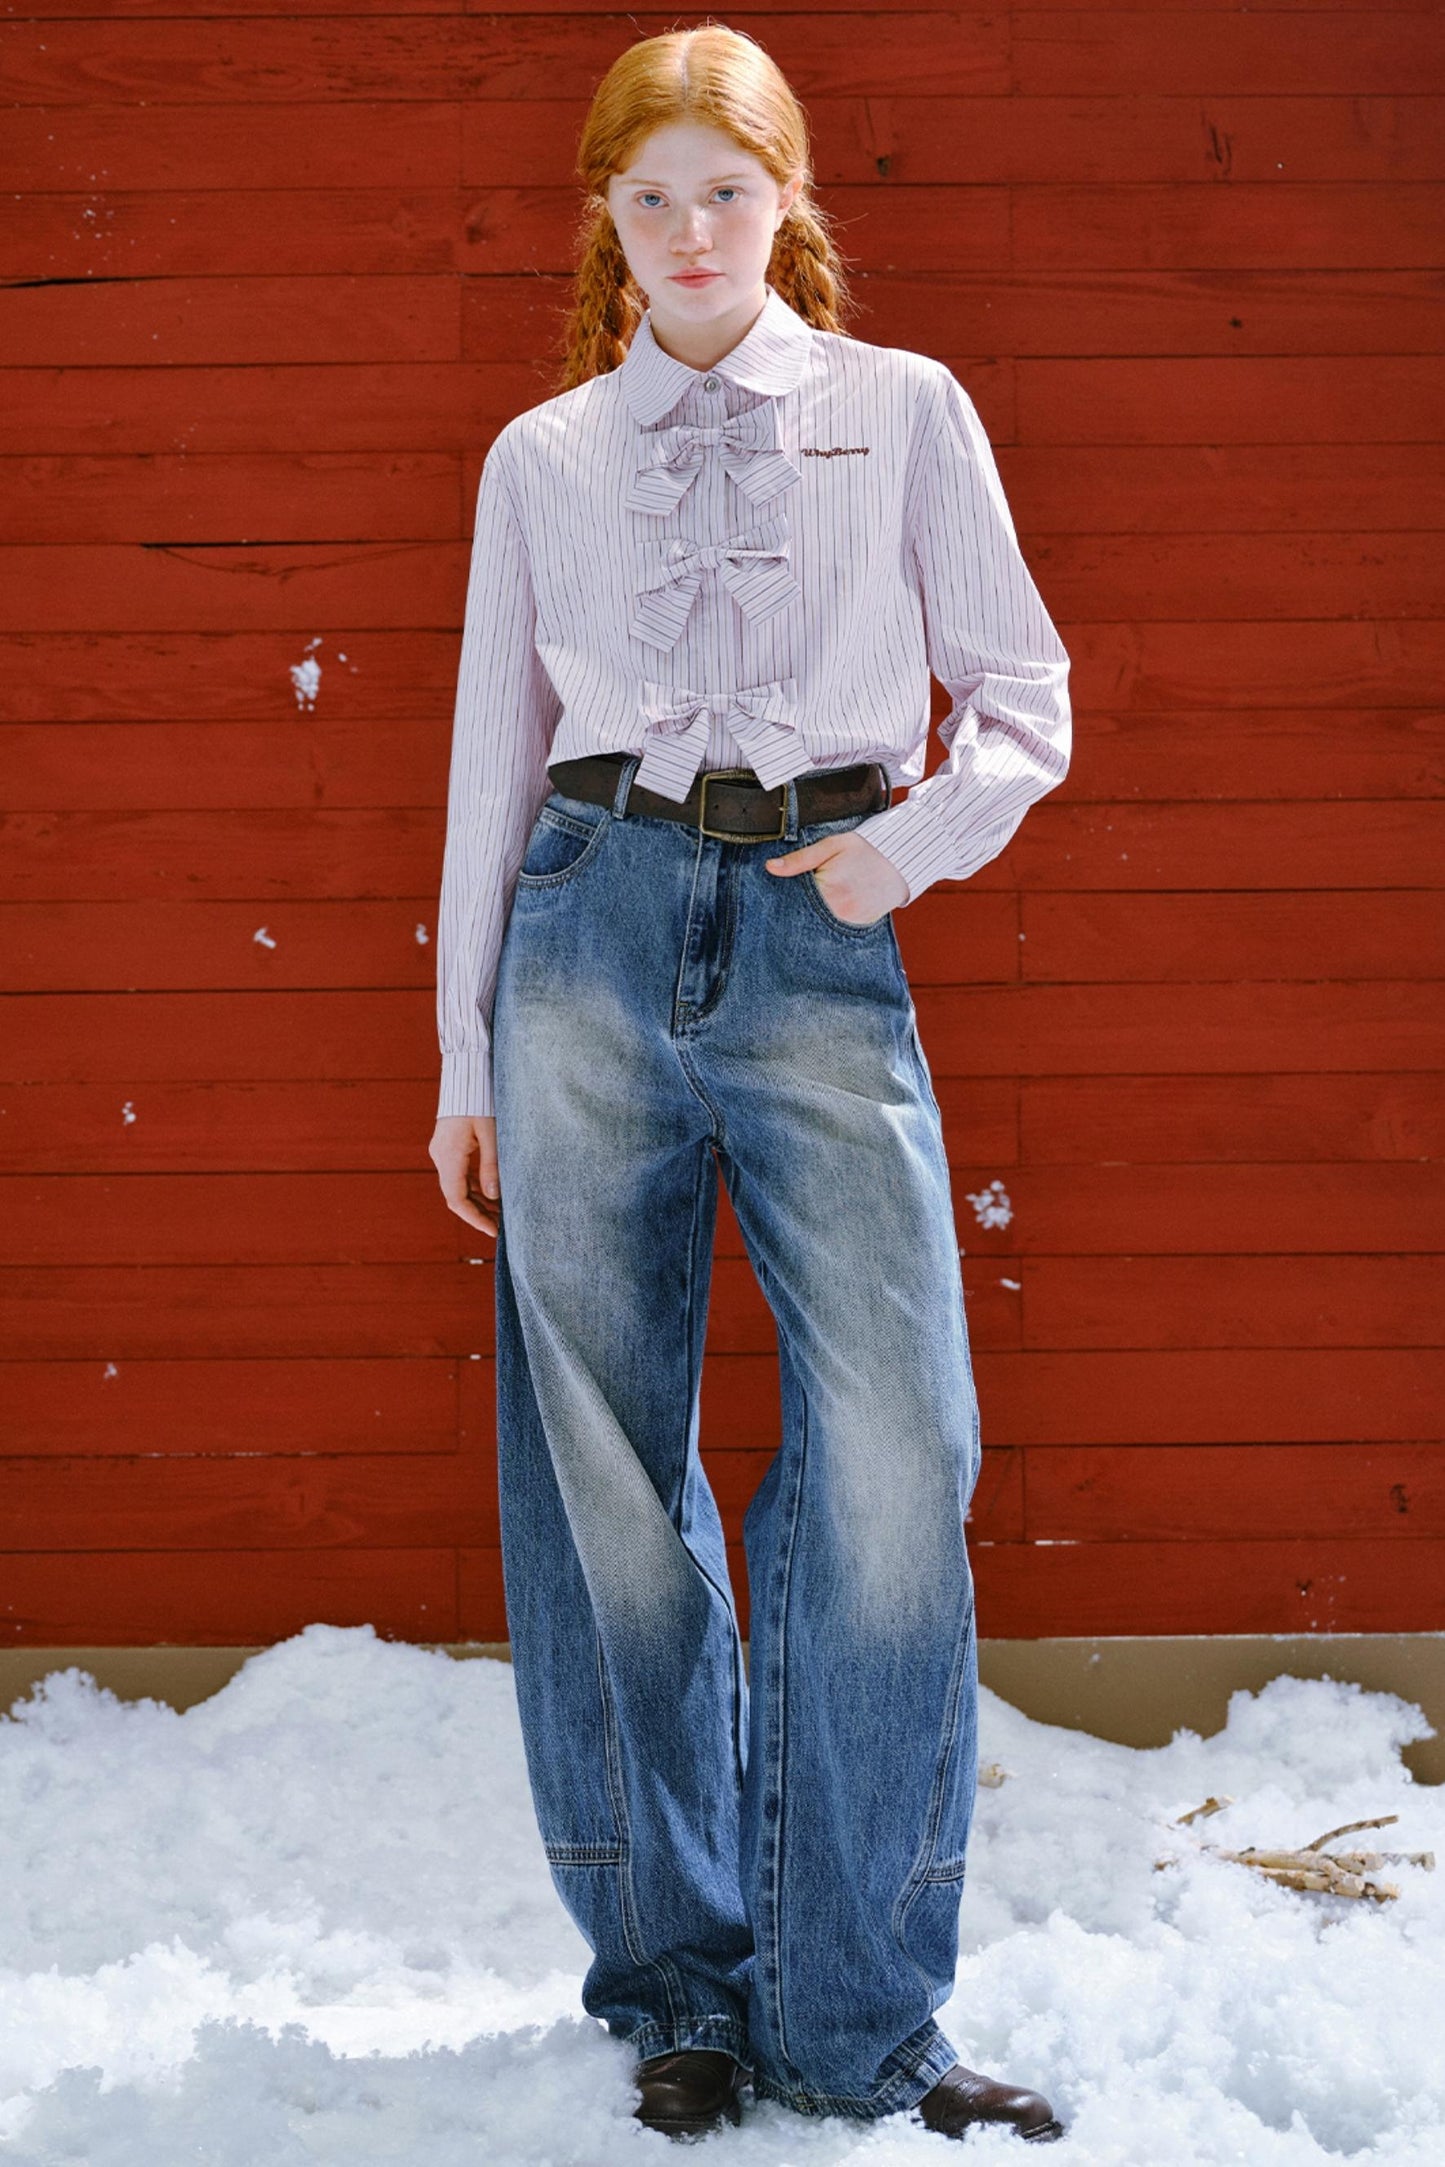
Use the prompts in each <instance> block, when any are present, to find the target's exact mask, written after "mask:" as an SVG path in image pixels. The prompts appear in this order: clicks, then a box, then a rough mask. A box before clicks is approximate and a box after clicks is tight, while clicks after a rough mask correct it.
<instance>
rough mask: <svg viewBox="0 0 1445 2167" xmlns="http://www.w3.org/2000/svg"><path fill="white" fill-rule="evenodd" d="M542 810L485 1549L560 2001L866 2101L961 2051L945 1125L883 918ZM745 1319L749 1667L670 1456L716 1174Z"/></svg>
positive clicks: (969, 1659) (522, 955) (533, 859)
mask: <svg viewBox="0 0 1445 2167" xmlns="http://www.w3.org/2000/svg"><path fill="white" fill-rule="evenodd" d="M636 765H637V762H636V759H635V757H632V758H629V760H628V761H627V762H626V763H625V764H624V765H623V767H622V768H621V769H620V770H619V782H618V790H617V796H616V798H615V800H614V802H613V805H612V806H611V807H610V808H609V807H607V806H599V805H592V804H588V803H586V802H584V801H583V800H581V799H577V798H572V797H568V796H565V795H563V794H562V793H561V792H560V791H556V790H554V791H553V792H552V794H551V795H550V796H549V797H548V798H547V800H546V802H545V804H544V805H543V807H542V809H541V811H540V813H539V814H538V817H537V820H536V823H535V826H534V827H533V830H532V834H531V837H530V840H529V843H528V847H527V852H526V856H525V859H524V860H523V864H522V869H521V872H520V874H519V877H518V880H517V885H516V889H515V894H514V900H513V904H512V909H511V914H510V916H509V919H508V922H507V929H506V934H505V938H504V941H503V946H502V953H501V959H500V965H499V976H498V982H497V991H496V998H495V1001H494V1005H493V1016H492V1034H493V1041H492V1042H493V1065H494V1079H495V1088H496V1114H497V1144H498V1159H499V1166H500V1173H501V1188H502V1211H503V1225H502V1231H501V1233H500V1234H499V1236H498V1240H497V1250H496V1306H497V1394H498V1459H499V1480H500V1495H501V1514H502V1522H501V1527H502V1562H503V1572H504V1577H505V1587H506V1601H507V1614H508V1623H509V1629H510V1633H511V1639H512V1654H513V1661H514V1665H515V1680H516V1690H517V1696H518V1704H519V1708H520V1711H521V1719H522V1726H523V1735H524V1739H525V1744H526V1753H527V1766H528V1773H529V1777H530V1782H531V1787H532V1795H533V1799H534V1802H535V1806H536V1811H537V1817H538V1823H539V1826H540V1830H541V1834H542V1838H543V1842H544V1844H545V1848H546V1855H547V1859H548V1861H549V1864H550V1868H551V1872H552V1876H553V1879H554V1881H555V1884H556V1887H557V1890H558V1893H559V1894H560V1896H561V1898H562V1901H563V1903H564V1904H565V1905H566V1907H567V1909H568V1911H569V1912H570V1914H571V1916H572V1917H573V1919H574V1920H575V1921H576V1923H577V1925H578V1927H579V1928H580V1929H581V1932H582V1934H583V1935H584V1937H585V1939H586V1941H587V1942H588V1944H589V1946H590V1948H591V1950H592V1952H593V1961H592V1963H591V1965H590V1967H589V1968H588V1970H587V1973H586V1977H585V1979H584V1981H583V1989H582V1999H583V2003H584V2006H585V2008H586V2009H587V2010H588V2011H589V2012H590V2013H591V2014H592V2015H593V2016H595V2017H597V2018H598V2019H599V2020H601V2021H602V2022H603V2023H605V2025H606V2026H607V2028H608V2030H609V2031H610V2032H611V2033H613V2035H614V2036H616V2037H619V2038H623V2039H626V2040H628V2041H630V2042H631V2043H632V2045H633V2046H634V2047H635V2049H636V2052H637V2054H638V2055H639V2057H641V2056H647V2055H652V2054H661V2053H665V2052H667V2051H669V2050H671V2049H674V2048H679V2047H687V2046H702V2047H714V2048H722V2049H725V2050H726V2051H727V2052H729V2053H731V2054H733V2055H735V2056H736V2057H737V2058H738V2060H740V2061H742V2062H743V2063H745V2064H746V2065H747V2066H749V2067H750V2068H751V2070H752V2072H753V2082H754V2087H755V2090H756V2092H757V2094H758V2095H759V2096H760V2097H767V2098H772V2099H776V2100H779V2101H781V2102H783V2103H784V2104H785V2105H787V2106H789V2107H791V2108H794V2109H795V2110H797V2111H800V2112H803V2113H808V2114H825V2113H832V2114H842V2115H848V2116H851V2117H855V2118H857V2119H859V2120H870V2119H872V2118H874V2117H876V2116H879V2115H884V2114H889V2113H895V2112H898V2111H900V2110H902V2109H906V2108H908V2107H910V2106H912V2105H913V2104H915V2103H916V2101H918V2100H919V2099H921V2098H922V2096H923V2094H924V2093H925V2092H927V2091H928V2090H929V2089H930V2088H931V2087H932V2086H933V2085H934V2084H935V2083H936V2082H937V2081H938V2079H939V2078H940V2077H941V2076H943V2075H944V2074H945V2073H946V2072H947V2071H948V2070H949V2069H951V2068H952V2067H953V2065H954V2063H955V2062H956V2061H957V2060H958V2058H959V2057H958V2054H957V2052H956V2050H955V2049H954V2048H953V2047H952V2046H951V2045H950V2044H949V2042H948V2041H947V2039H946V2038H945V2037H944V2035H943V2033H942V2032H941V2031H940V2029H939V2027H938V2025H937V2023H936V2022H935V2020H934V2011H935V2010H937V2009H938V2008H939V2007H940V2006H941V2004H942V2003H943V2002H944V2001H946V2000H947V1998H948V1997H949V1995H950V1994H951V1993H952V1990H953V1982H954V1975H955V1971H956V1968H957V1960H958V1911H959V1902H960V1897H961V1894H962V1889H963V1881H964V1863H965V1853H966V1850H967V1845H968V1835H969V1826H970V1822H971V1819H972V1815H973V1806H974V1795H975V1785H976V1781H977V1682H978V1679H977V1644H976V1638H975V1626H974V1590H973V1577H972V1573H971V1570H970V1565H969V1558H968V1551H967V1546H966V1542H965V1531H964V1518H965V1514H966V1512H967V1508H968V1502H969V1499H970V1497H971V1495H972V1492H973V1488H974V1484H975V1482H976V1480H977V1477H978V1470H979V1423H978V1405H977V1398H976V1394H975V1390H974V1379H973V1369H972V1363H971V1359H970V1351H969V1339H968V1331H967V1327H966V1323H965V1317H964V1303H963V1284H962V1278H961V1274H960V1269H959V1254H958V1239H957V1234H956V1231H955V1227H954V1218H953V1207H952V1199H951V1193H950V1186H949V1172H948V1166H947V1162H946V1159H945V1157H944V1144H943V1135H942V1127H941V1122H940V1118H939V1109H938V1102H937V1099H936V1098H935V1096H934V1091H933V1084H932V1079H931V1076H930V1073H929V1068H928V1064H927V1061H926V1060H925V1058H924V1054H923V1050H922V1047H921V1045H920V1043H919V1039H918V1033H917V1027H916V1018H915V1013H914V1007H913V1001H912V998H911V994H910V991H909V986H908V981H907V978H906V975H905V972H904V968H903V963H902V959H901V956H900V953H899V948H898V941H897V936H896V933H895V930H894V925H893V916H892V913H891V912H890V913H886V914H885V915H884V916H883V917H882V918H880V919H878V920H876V921H875V922H874V923H873V924H871V925H868V926H854V925H849V924H848V923H846V922H845V921H844V920H843V919H841V918H839V917H838V916H837V915H836V914H835V913H834V912H833V911H832V910H831V909H830V908H829V906H828V904H827V903H826V902H825V901H824V899H823V895H822V891H821V889H820V888H819V886H818V884H817V882H816V880H815V878H814V876H813V874H812V873H811V872H805V873H802V874H795V875H793V876H791V877H788V878H784V877H782V876H780V875H777V874H772V873H769V872H768V871H767V870H766V868H765V866H764V863H763V861H764V859H765V858H767V857H768V856H770V855H773V854H776V853H778V852H781V851H783V850H787V849H793V848H797V847H800V846H802V845H803V844H807V843H811V842H816V841H818V840H820V839H821V838H822V837H823V836H825V835H828V834H832V833H836V832H840V831H841V830H844V829H846V828H849V827H853V826H856V825H857V824H858V821H860V820H861V819H863V818H864V817H866V816H865V815H863V814H858V815H856V816H853V817H850V818H848V819H845V820H835V821H830V822H826V823H820V824H817V825H813V826H804V827H799V825H798V821H797V794H796V789H795V787H794V785H792V784H789V785H788V787H787V811H788V828H787V832H786V834H785V835H784V836H783V837H782V838H781V839H780V840H779V841H776V842H772V843H769V842H761V841H746V842H732V841H724V840H719V839H716V838H712V837H708V836H704V835H702V834H700V833H699V831H698V830H697V829H696V828H693V827H690V826H687V825H683V824H676V823H673V822H669V821H665V820H661V819H656V818H652V819H649V818H647V817H645V816H644V817H636V818H622V817H621V812H622V808H623V806H624V805H625V803H626V793H627V791H628V789H629V787H630V784H631V780H632V776H633V774H634V773H635V771H636ZM719 1168H720V1169H721V1173H722V1178H723V1180H724V1181H725V1182H726V1183H727V1188H728V1194H729V1197H730V1198H731V1201H732V1204H733V1207H734V1209H735V1211H736V1215H737V1219H738V1222H739V1225H740V1226H741V1228H742V1232H743V1237H744V1240H745V1242H746V1244H747V1250H748V1255H749V1258H750V1259H751V1262H752V1266H753V1268H754V1270H755V1272H756V1274H757V1277H758V1280H759V1283H760V1284H761V1286H762V1288H763V1290H764V1293H765V1294H766V1296H767V1299H768V1302H769V1304H770V1306H771V1309H772V1312H773V1317H774V1320H775V1323H776V1326H777V1337H778V1356H779V1365H780V1374H781V1388H782V1440H781V1444H780V1445H779V1447H778V1449H777V1451H776V1452H775V1454H774V1456H773V1458H772V1459H771V1461H770V1462H769V1464H768V1467H767V1472H766V1474H765V1475H764V1477H763V1479H762V1481H761V1483H760V1484H759V1486H758V1489H757V1491H756V1494H755V1495H754V1497H753V1499H752V1502H751V1504H750V1505H749V1507H748V1510H747V1515H746V1520H745V1523H744V1539H745V1550H746V1557H747V1565H748V1579H749V1585H750V1589H751V1598H752V1600H751V1645H750V1665H749V1668H750V1677H749V1675H748V1674H745V1671H744V1666H743V1656H742V1647H741V1643H740V1640H739V1635H738V1623H737V1614H736V1609H735V1606H734V1599H733V1591H732V1588H731V1586H730V1583H729V1577H728V1568H727V1559H726V1555H725V1551H724V1543H723V1532H722V1526H721V1522H720V1519H719V1514H718V1509H717V1505H716V1501H715V1499H714V1496H713V1492H712V1489H711V1487H710V1485H709V1483H708V1480H707V1478H706V1476H705V1474H704V1472H703V1469H702V1466H701V1463H700V1460H699V1456H698V1387H699V1382H700V1376H701V1370H702V1359H703V1338H704V1331H705V1326H706V1321H707V1309H708V1287H709V1277H710V1264H711V1254H712V1239H713V1228H714V1221H715V1216H716V1203H717V1187H716V1184H717V1174H718V1169H719Z"/></svg>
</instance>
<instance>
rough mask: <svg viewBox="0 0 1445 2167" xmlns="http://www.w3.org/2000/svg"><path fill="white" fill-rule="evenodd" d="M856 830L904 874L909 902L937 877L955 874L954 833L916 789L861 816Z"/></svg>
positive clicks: (946, 877)
mask: <svg viewBox="0 0 1445 2167" xmlns="http://www.w3.org/2000/svg"><path fill="white" fill-rule="evenodd" d="M853 833H854V834H855V835H861V836H862V837H863V840H864V841H865V842H868V843H871V844H872V845H873V847H874V849H875V850H881V851H882V853H883V855H884V857H885V858H886V859H887V860H888V862H889V864H890V865H892V866H894V867H895V868H896V869H897V871H898V872H900V873H901V874H902V875H903V878H904V880H905V881H906V882H907V884H908V901H909V902H910V903H913V902H916V901H917V899H918V897H919V896H920V895H922V893H923V891H924V889H925V888H927V887H930V886H931V885H932V883H933V882H934V881H935V880H947V879H950V878H951V877H954V876H953V865H954V858H955V853H956V849H957V846H956V844H955V843H954V840H953V837H952V836H951V835H950V834H949V832H948V830H947V828H945V827H944V825H943V823H942V822H941V821H940V820H939V819H937V818H936V816H935V815H934V813H933V810H932V808H931V807H930V805H929V804H928V801H927V799H926V798H920V797H918V796H917V795H916V794H915V793H913V792H910V793H909V795H908V796H907V797H905V798H901V799H900V800H899V802H898V803H897V804H896V805H890V806H889V808H888V810H887V812H886V813H873V814H872V815H870V817H869V818H868V819H867V820H860V821H859V823H858V825H857V827H856V828H855V829H854V830H853Z"/></svg>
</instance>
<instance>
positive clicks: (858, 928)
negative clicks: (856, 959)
mask: <svg viewBox="0 0 1445 2167" xmlns="http://www.w3.org/2000/svg"><path fill="white" fill-rule="evenodd" d="M802 888H803V893H804V895H805V896H806V897H807V898H808V901H809V902H810V903H811V904H812V906H813V912H814V915H815V916H816V917H818V918H821V919H822V921H823V923H824V925H825V926H826V927H827V928H828V931H829V932H830V933H836V934H838V935H839V936H840V938H841V939H843V940H845V941H849V942H852V943H855V944H856V943H863V944H865V945H866V944H867V943H869V942H876V943H879V944H880V945H881V937H882V936H883V934H885V933H886V931H887V929H888V927H889V925H890V924H891V923H892V920H893V913H892V911H891V910H886V911H884V913H883V916H882V917H881V918H871V919H869V921H868V923H867V924H866V925H852V924H850V923H849V921H848V920H847V919H846V918H840V917H839V916H838V914H837V912H836V911H835V910H832V909H831V908H830V907H829V905H828V904H827V903H826V902H825V901H824V900H823V891H822V890H821V888H820V887H819V886H818V875H817V870H816V868H814V867H812V866H809V867H807V868H806V869H805V870H804V873H803V876H802Z"/></svg>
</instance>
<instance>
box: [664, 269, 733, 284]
mask: <svg viewBox="0 0 1445 2167" xmlns="http://www.w3.org/2000/svg"><path fill="white" fill-rule="evenodd" d="M671 276H672V283H673V285H674V286H710V285H711V284H712V282H713V280H714V279H715V278H721V277H722V273H721V271H674V272H673V273H672V274H671Z"/></svg>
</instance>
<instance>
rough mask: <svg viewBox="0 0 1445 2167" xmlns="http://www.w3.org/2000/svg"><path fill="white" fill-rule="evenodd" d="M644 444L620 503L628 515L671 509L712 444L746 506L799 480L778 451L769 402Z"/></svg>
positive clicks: (653, 433) (665, 432)
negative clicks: (641, 457)
mask: <svg viewBox="0 0 1445 2167" xmlns="http://www.w3.org/2000/svg"><path fill="white" fill-rule="evenodd" d="M643 441H644V443H645V445H646V449H647V458H646V460H645V461H644V463H643V465H641V466H640V467H639V468H638V469H637V472H636V474H635V475H634V476H633V479H632V484H631V487H630V488H629V490H628V492H627V496H626V498H625V500H624V501H625V503H626V506H627V509H628V511H630V512H670V511H672V510H674V509H675V507H676V506H677V505H678V504H679V503H681V501H682V499H683V498H684V497H685V496H686V495H687V492H688V490H689V489H690V488H691V487H692V485H693V483H694V481H696V479H697V477H698V475H699V474H700V473H701V471H702V462H703V455H704V453H705V452H706V451H707V450H708V449H709V447H710V446H712V445H716V446H717V448H718V457H719V458H720V459H721V461H722V464H723V469H724V471H725V472H726V473H727V474H729V475H731V477H732V479H733V480H734V481H735V482H736V483H737V485H738V487H739V489H741V490H742V492H743V494H744V496H746V497H747V498H748V499H749V501H750V502H751V503H754V504H761V503H763V502H764V501H765V499H767V498H768V497H776V496H778V495H780V494H781V492H782V491H783V490H785V489H791V488H792V487H793V485H794V483H796V482H799V481H801V480H802V476H801V474H800V473H799V472H798V469H797V467H796V466H795V465H794V463H793V461H792V460H791V459H790V458H789V457H788V455H787V453H786V452H785V451H783V450H782V449H781V448H780V447H779V444H778V410H777V406H776V404H775V402H774V401H773V400H771V399H768V400H766V401H765V402H764V403H763V405H761V406H750V407H748V408H747V409H746V411H745V412H743V413H741V414H734V415H733V417H732V419H731V421H725V422H722V423H720V424H719V425H718V426H716V427H714V428H703V427H702V426H700V425H698V426H694V425H693V424H692V423H687V422H685V423H682V424H679V425H677V426H674V427H673V428H670V429H653V430H650V431H649V432H648V433H647V435H646V436H645V438H644V440H643Z"/></svg>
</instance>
